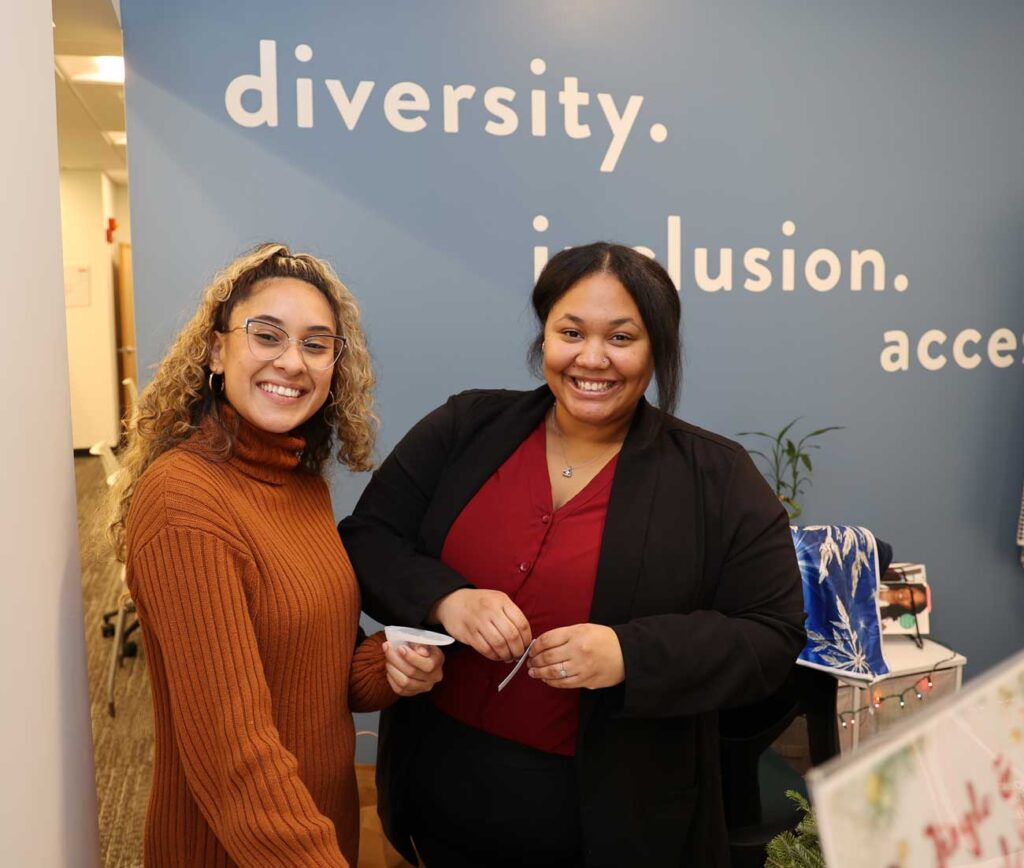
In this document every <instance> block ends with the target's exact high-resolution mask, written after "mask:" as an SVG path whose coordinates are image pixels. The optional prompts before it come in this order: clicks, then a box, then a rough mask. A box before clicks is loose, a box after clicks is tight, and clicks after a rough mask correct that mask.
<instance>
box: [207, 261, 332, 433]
mask: <svg viewBox="0 0 1024 868" xmlns="http://www.w3.org/2000/svg"><path fill="white" fill-rule="evenodd" d="M249 318H252V319H259V320H263V321H266V322H269V323H273V324H274V325H277V326H279V327H280V328H282V329H284V331H286V332H287V333H288V334H289V335H290V336H291V337H293V338H306V337H309V336H310V335H315V334H318V335H322V334H334V333H336V332H337V330H338V327H337V324H336V323H335V320H334V314H333V312H332V311H331V306H330V304H329V303H328V301H327V299H326V298H325V297H324V295H323V293H321V292H320V290H318V289H317V288H316V287H315V286H313V285H312V284H309V283H306V282H305V281H304V280H296V279H295V278H291V277H273V278H269V279H267V280H263V281H261V282H259V283H257V284H256V285H255V286H254V287H253V289H252V291H251V292H250V294H249V297H248V298H246V299H244V300H243V301H240V302H239V303H238V304H237V305H235V308H234V310H232V311H231V321H230V322H229V323H228V325H227V328H228V329H233V331H225V332H216V333H214V339H213V345H212V347H211V349H210V370H211V371H213V373H215V374H223V375H224V396H225V397H226V398H227V400H228V403H230V404H231V406H232V407H234V409H235V410H236V412H237V413H238V415H240V416H241V417H242V418H243V419H245V421H246V422H248V423H249V424H250V425H252V426H253V427H255V428H259V429H260V430H262V431H269V432H271V433H274V434H284V433H287V432H288V431H292V430H294V429H295V428H297V427H299V425H301V424H302V423H303V422H306V421H307V420H309V419H310V418H311V417H312V416H313V414H314V413H316V412H318V411H319V410H320V408H321V407H323V405H324V402H325V401H326V400H327V395H328V393H329V392H330V390H331V377H332V376H333V374H334V366H333V365H332V366H331V367H329V368H327V369H326V370H318V369H316V368H313V367H310V366H308V365H307V363H306V359H305V357H304V356H303V353H302V350H301V349H300V347H299V345H298V344H295V343H290V344H288V348H287V349H286V350H285V351H284V353H283V354H282V355H281V356H280V357H279V358H277V359H274V360H273V361H269V362H268V361H262V360H261V359H258V358H256V356H254V355H253V354H252V352H251V351H250V349H249V343H248V338H247V335H246V333H245V330H244V329H243V328H241V326H243V325H244V323H245V321H246V319H249Z"/></svg>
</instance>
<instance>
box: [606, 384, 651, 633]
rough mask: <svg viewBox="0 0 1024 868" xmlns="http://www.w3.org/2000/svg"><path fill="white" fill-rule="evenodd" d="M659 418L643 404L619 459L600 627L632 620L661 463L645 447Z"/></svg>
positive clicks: (609, 521)
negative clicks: (632, 610)
mask: <svg viewBox="0 0 1024 868" xmlns="http://www.w3.org/2000/svg"><path fill="white" fill-rule="evenodd" d="M653 413H654V411H653V410H652V409H651V408H650V406H649V405H648V404H647V402H646V401H644V400H641V403H640V406H638V407H637V411H636V417H635V418H634V420H633V425H632V426H631V427H630V430H629V434H628V435H627V436H626V441H625V443H623V444H622V451H621V452H620V453H619V464H618V466H617V467H616V468H615V480H614V481H613V482H612V492H611V497H610V498H609V501H608V516H607V518H606V519H605V525H604V538H603V539H602V540H601V556H600V558H599V559H598V563H597V579H596V581H595V584H594V599H593V601H592V602H591V605H590V620H591V623H594V624H617V623H621V622H622V621H625V620H628V618H629V616H630V610H631V608H632V603H633V592H634V590H635V589H636V583H637V579H638V578H639V576H640V563H641V561H642V560H643V553H644V542H645V539H646V537H647V525H648V517H649V515H650V511H651V504H652V502H653V501H654V489H655V486H656V484H657V481H658V468H657V462H656V461H655V460H653V455H654V450H655V445H654V444H649V445H647V444H645V442H644V441H645V440H647V439H648V434H647V431H648V429H649V426H650V425H651V424H652V423H653V422H654V421H656V420H654V419H653V418H652V416H653Z"/></svg>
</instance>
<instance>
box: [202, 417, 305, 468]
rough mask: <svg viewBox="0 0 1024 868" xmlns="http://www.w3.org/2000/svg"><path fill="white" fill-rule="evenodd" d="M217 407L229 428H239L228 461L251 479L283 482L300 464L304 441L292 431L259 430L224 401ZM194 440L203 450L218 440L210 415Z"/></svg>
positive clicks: (210, 448) (212, 445)
mask: <svg viewBox="0 0 1024 868" xmlns="http://www.w3.org/2000/svg"><path fill="white" fill-rule="evenodd" d="M219 409H220V414H221V418H222V419H223V420H224V424H225V426H226V427H227V428H228V430H229V431H230V430H231V429H232V428H233V427H235V426H236V425H237V427H238V436H237V437H236V438H235V448H234V450H232V453H231V455H230V456H229V458H228V463H229V464H231V465H232V466H233V467H236V468H237V469H238V470H240V471H241V472H242V473H244V474H245V475H246V476H251V477H252V478H253V479H258V480H260V481H262V482H269V483H271V484H273V485H283V484H284V483H285V481H287V479H288V478H289V477H290V476H291V474H292V473H293V472H294V471H295V469H296V468H297V467H298V466H299V462H300V461H301V460H302V450H303V449H305V447H306V441H305V440H304V439H303V438H302V437H295V436H293V435H291V434H272V433H270V432H269V431H261V430H260V429H259V428H256V427H254V426H253V425H250V424H249V423H248V422H246V421H245V419H243V418H242V417H241V416H239V415H238V413H237V412H236V411H235V409H234V408H233V407H231V405H230V404H227V403H226V402H224V401H221V402H220V404H219ZM197 439H198V440H199V443H198V444H197V445H199V446H207V447H208V449H204V450H203V451H210V450H212V449H213V447H214V444H215V443H216V442H217V441H219V440H220V432H219V431H217V423H216V422H215V421H214V420H213V418H212V417H210V416H207V417H206V418H205V419H204V420H203V422H202V424H201V425H200V428H199V437H198V438H197Z"/></svg>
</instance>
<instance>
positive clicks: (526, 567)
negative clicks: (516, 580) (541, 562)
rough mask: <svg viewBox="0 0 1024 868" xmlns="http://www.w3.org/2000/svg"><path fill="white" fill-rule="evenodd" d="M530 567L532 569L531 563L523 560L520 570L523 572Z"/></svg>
mask: <svg viewBox="0 0 1024 868" xmlns="http://www.w3.org/2000/svg"><path fill="white" fill-rule="evenodd" d="M528 569H530V565H529V564H528V563H526V561H523V562H522V563H521V564H520V565H519V572H521V573H525V572H526V571H527V570H528Z"/></svg>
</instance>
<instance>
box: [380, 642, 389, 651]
mask: <svg viewBox="0 0 1024 868" xmlns="http://www.w3.org/2000/svg"><path fill="white" fill-rule="evenodd" d="M380 647H381V648H383V649H384V650H385V651H387V650H388V649H389V648H390V647H391V644H390V643H388V642H385V643H384V644H383V645H381V646H380Z"/></svg>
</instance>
